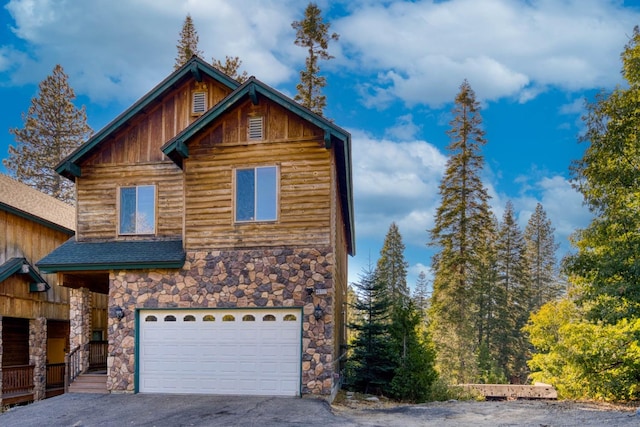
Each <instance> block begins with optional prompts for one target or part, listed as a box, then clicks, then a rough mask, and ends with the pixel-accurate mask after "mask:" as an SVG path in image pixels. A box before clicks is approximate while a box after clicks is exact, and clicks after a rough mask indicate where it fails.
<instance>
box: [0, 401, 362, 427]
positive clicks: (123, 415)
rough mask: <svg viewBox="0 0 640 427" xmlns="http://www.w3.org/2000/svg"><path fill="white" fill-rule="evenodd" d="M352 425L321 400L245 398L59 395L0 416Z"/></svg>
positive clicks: (100, 422)
mask: <svg viewBox="0 0 640 427" xmlns="http://www.w3.org/2000/svg"><path fill="white" fill-rule="evenodd" d="M353 425H355V424H352V423H350V422H348V421H346V420H344V419H343V418H340V417H337V416H335V415H334V414H333V413H332V412H331V407H330V406H329V404H328V403H326V402H325V401H323V400H317V399H300V398H277V397H246V396H206V395H166V394H162V395H159V394H133V395H131V394H64V395H61V396H56V397H52V398H51V399H46V400H41V401H39V402H36V403H33V404H31V405H26V406H21V407H15V408H12V409H10V410H9V411H7V412H5V413H4V414H0V426H2V427H14V426H15V427H49V426H51V427H54V426H56V427H57V426H65V427H66V426H75V427H81V426H119V427H126V426H149V427H150V426H157V427H162V426H167V427H168V426H171V427H177V426H203V427H204V426H234V427H235V426H247V427H248V426H256V427H270V426H273V427H276V426H278V427H280V426H353Z"/></svg>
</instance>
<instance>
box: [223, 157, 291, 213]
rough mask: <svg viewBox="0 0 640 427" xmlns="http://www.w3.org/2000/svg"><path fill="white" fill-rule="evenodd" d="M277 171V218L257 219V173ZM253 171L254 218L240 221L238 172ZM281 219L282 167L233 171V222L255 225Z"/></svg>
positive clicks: (255, 167) (256, 167)
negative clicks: (261, 170)
mask: <svg viewBox="0 0 640 427" xmlns="http://www.w3.org/2000/svg"><path fill="white" fill-rule="evenodd" d="M271 168H273V169H275V178H276V182H275V190H276V191H275V195H274V198H275V201H274V202H275V218H269V219H255V216H256V215H255V214H256V210H257V206H258V203H257V199H258V192H257V191H256V190H255V189H256V188H257V179H258V174H257V173H255V171H257V170H258V169H271ZM251 169H252V170H253V171H254V180H255V181H254V194H253V200H254V203H253V209H254V212H253V213H254V216H253V219H238V171H241V170H251ZM279 218H280V166H279V165H277V164H273V165H259V166H242V167H237V168H234V169H233V222H234V223H236V224H255V223H268V222H271V223H273V222H277V221H278V220H279Z"/></svg>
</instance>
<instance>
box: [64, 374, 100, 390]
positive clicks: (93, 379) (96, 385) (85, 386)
mask: <svg viewBox="0 0 640 427" xmlns="http://www.w3.org/2000/svg"><path fill="white" fill-rule="evenodd" d="M69 393H103V394H106V393H107V376H106V375H105V374H81V375H79V376H78V377H77V378H76V379H75V381H74V382H72V383H71V384H70V385H69Z"/></svg>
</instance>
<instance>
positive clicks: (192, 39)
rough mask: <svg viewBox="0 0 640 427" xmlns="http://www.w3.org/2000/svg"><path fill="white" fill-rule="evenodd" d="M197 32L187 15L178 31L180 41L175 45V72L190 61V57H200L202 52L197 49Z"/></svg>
mask: <svg viewBox="0 0 640 427" xmlns="http://www.w3.org/2000/svg"><path fill="white" fill-rule="evenodd" d="M198 41H199V38H198V32H197V31H196V27H195V26H194V25H193V20H192V19H191V15H190V14H187V16H186V18H184V23H183V24H182V30H181V31H180V40H179V41H178V44H177V45H176V48H177V49H178V55H177V56H176V62H175V64H174V66H173V68H174V69H175V70H177V69H178V68H180V67H182V66H183V65H184V64H186V63H187V61H189V60H190V59H191V57H192V56H194V55H195V56H202V51H201V50H199V49H198Z"/></svg>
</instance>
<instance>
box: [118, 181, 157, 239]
mask: <svg viewBox="0 0 640 427" xmlns="http://www.w3.org/2000/svg"><path fill="white" fill-rule="evenodd" d="M155 231H156V186H155V185H140V186H137V187H122V188H120V234H153V233H155Z"/></svg>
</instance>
